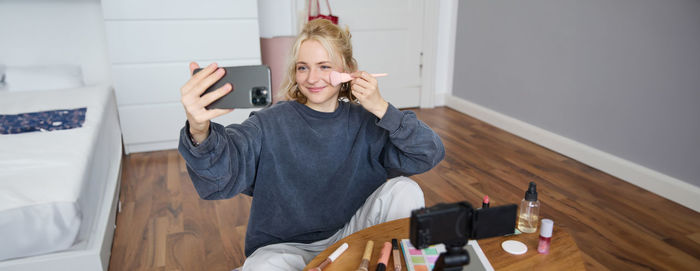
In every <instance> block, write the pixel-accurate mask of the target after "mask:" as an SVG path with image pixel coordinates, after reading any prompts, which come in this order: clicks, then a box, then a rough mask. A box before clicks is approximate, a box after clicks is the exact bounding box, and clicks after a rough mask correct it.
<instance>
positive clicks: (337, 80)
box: [331, 71, 389, 87]
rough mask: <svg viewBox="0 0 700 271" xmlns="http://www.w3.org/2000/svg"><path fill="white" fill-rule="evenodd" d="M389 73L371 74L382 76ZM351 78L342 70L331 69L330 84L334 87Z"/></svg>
mask: <svg viewBox="0 0 700 271" xmlns="http://www.w3.org/2000/svg"><path fill="white" fill-rule="evenodd" d="M387 75H389V74H388V73H373V74H372V76H374V77H382V76H387ZM350 80H352V76H350V74H347V73H344V72H337V71H331V85H333V86H334V87H335V86H337V85H340V84H341V83H345V82H347V81H350Z"/></svg>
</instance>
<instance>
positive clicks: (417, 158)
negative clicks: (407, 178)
mask: <svg viewBox="0 0 700 271" xmlns="http://www.w3.org/2000/svg"><path fill="white" fill-rule="evenodd" d="M377 125H378V126H379V127H382V128H384V129H386V130H387V131H388V132H389V144H386V145H385V146H384V149H383V151H382V157H381V159H382V162H383V164H384V167H385V168H386V169H387V171H388V172H389V175H390V177H394V176H398V175H402V174H407V175H413V174H418V173H423V172H426V171H428V170H430V169H432V168H433V167H435V166H436V165H437V164H438V163H439V162H440V161H442V159H443V158H445V147H444V146H443V144H442V140H440V137H439V136H438V135H437V134H436V133H435V132H434V131H433V130H432V129H430V127H428V125H426V124H425V123H423V122H422V121H420V120H419V119H418V118H417V117H416V114H415V113H413V112H411V111H399V110H398V109H396V107H394V106H393V105H392V104H389V107H388V108H387V111H386V114H384V117H383V118H382V119H381V120H379V121H378V122H377Z"/></svg>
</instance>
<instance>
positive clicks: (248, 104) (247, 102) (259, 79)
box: [194, 65, 272, 109]
mask: <svg viewBox="0 0 700 271" xmlns="http://www.w3.org/2000/svg"><path fill="white" fill-rule="evenodd" d="M222 68H223V69H224V70H226V74H225V75H224V77H222V78H221V79H219V81H217V82H216V83H214V85H212V86H210V87H209V88H208V89H207V90H206V91H204V93H203V94H202V95H204V94H207V93H209V92H212V91H214V90H217V89H218V88H220V87H222V86H224V85H225V84H226V83H230V84H231V85H232V86H233V91H231V92H229V93H228V94H226V95H224V96H223V97H221V98H219V99H218V100H216V101H214V102H212V103H211V104H209V105H208V106H207V107H206V108H207V109H212V108H223V109H233V108H259V107H267V106H269V105H270V104H272V91H271V89H270V85H271V84H272V83H270V68H269V67H268V66H266V65H253V66H236V67H222ZM200 70H202V69H201V68H199V69H195V70H194V73H197V72H199V71H200Z"/></svg>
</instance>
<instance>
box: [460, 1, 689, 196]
mask: <svg viewBox="0 0 700 271" xmlns="http://www.w3.org/2000/svg"><path fill="white" fill-rule="evenodd" d="M453 95H454V96H457V97H459V98H462V99H465V100H468V101H471V102H474V103H476V104H479V105H482V106H484V107H487V108H490V109H492V110H495V111H498V112H501V113H503V114H505V115H508V116H510V117H513V118H516V119H519V120H521V121H524V122H527V123H530V124H532V125H535V126H538V127H540V128H543V129H545V130H548V131H550V132H553V133H556V134H559V135H562V136H564V137H567V138H570V139H573V140H576V141H578V142H581V143H583V144H586V145H588V146H591V147H593V148H596V149H598V150H601V151H604V152H607V153H610V154H612V155H615V156H617V157H620V158H623V159H625V160H628V161H631V162H633V163H636V164H639V165H641V166H644V167H647V168H650V169H653V170H656V171H658V172H661V173H663V174H666V175H669V176H671V177H674V178H677V179H680V180H682V181H685V182H688V183H691V184H693V185H695V186H700V158H699V157H700V105H699V104H698V103H700V1H697V0H615V1H611V0H530V1H460V2H459V11H458V22H457V37H456V47H455V67H454V88H453Z"/></svg>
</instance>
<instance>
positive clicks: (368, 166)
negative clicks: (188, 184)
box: [179, 20, 445, 270]
mask: <svg viewBox="0 0 700 271" xmlns="http://www.w3.org/2000/svg"><path fill="white" fill-rule="evenodd" d="M290 58H291V61H290V66H289V70H288V72H287V74H286V78H285V83H284V86H283V91H284V92H285V96H286V97H287V100H288V101H282V102H279V103H277V104H276V105H274V106H272V107H270V108H267V109H263V110H260V111H257V112H255V113H253V114H251V116H250V117H249V118H248V119H247V120H246V121H244V122H243V123H242V124H232V125H229V126H226V127H224V126H222V125H220V124H217V123H213V122H210V120H211V119H212V118H215V117H217V116H220V115H223V114H226V113H228V112H230V110H221V109H213V110H207V109H205V106H206V105H208V104H209V103H211V102H212V101H214V100H216V99H218V98H219V97H221V96H223V95H225V94H226V93H228V92H229V91H231V90H232V87H231V86H230V85H226V86H224V87H221V88H220V89H218V90H217V91H214V92H211V93H208V94H207V95H204V96H202V97H200V95H201V94H202V93H203V92H204V90H205V89H207V88H208V87H209V86H211V85H212V84H213V83H214V82H216V81H217V80H219V79H220V78H221V77H222V76H223V74H224V71H223V70H222V69H220V68H217V66H216V64H212V65H209V66H208V67H206V68H205V69H204V70H202V71H201V72H199V73H197V74H195V75H193V76H192V78H191V79H190V80H189V81H188V82H187V83H186V84H185V85H184V86H183V87H182V89H181V93H182V104H183V105H184V106H185V110H186V112H187V122H186V124H185V127H184V128H183V129H182V131H181V133H180V146H179V151H180V154H181V155H182V157H183V158H184V159H185V161H186V162H187V169H188V172H189V175H190V178H191V179H192V182H193V183H194V186H195V188H196V190H197V192H198V193H199V195H200V196H201V197H202V198H204V199H226V198H231V197H233V196H235V195H237V194H239V193H243V194H247V195H250V196H252V197H253V203H252V207H251V211H250V218H249V222H248V228H247V233H246V240H245V243H246V248H245V254H246V256H247V259H246V261H245V264H244V266H243V270H301V269H303V268H304V266H305V265H306V263H308V262H309V261H311V259H313V258H314V257H315V256H316V255H317V254H318V253H320V252H321V251H323V250H324V249H325V248H326V247H328V246H330V245H332V244H333V243H335V242H336V241H338V240H340V239H342V238H343V237H345V236H348V235H350V234H352V233H353V232H356V231H359V230H361V229H364V228H367V227H369V226H372V225H375V224H379V223H382V222H386V221H390V220H394V219H399V218H404V217H408V216H410V212H411V210H414V209H418V208H421V207H423V206H424V200H423V192H422V190H421V189H420V187H419V186H418V185H417V184H416V183H415V182H414V181H412V180H411V179H409V178H407V177H397V176H402V175H412V174H418V173H422V172H425V171H428V170H430V169H431V168H433V167H434V166H435V165H437V163H438V162H440V161H441V160H442V159H443V158H444V156H445V150H444V147H443V145H442V141H441V140H440V138H439V137H438V136H437V134H435V133H434V132H433V131H432V130H431V129H430V128H429V127H428V126H426V125H425V124H424V123H423V122H421V121H420V120H418V119H417V118H416V116H415V114H414V113H413V112H410V111H399V110H398V109H396V108H395V107H394V106H392V105H391V104H389V103H387V102H386V101H385V100H384V99H383V98H382V97H381V95H380V94H379V88H378V84H377V80H376V79H375V78H374V77H372V76H371V75H370V74H368V73H366V72H362V71H356V70H357V64H356V62H355V59H354V58H353V56H352V45H351V42H350V33H349V32H348V31H343V30H341V29H340V28H338V27H337V26H336V25H334V24H332V23H330V22H329V21H327V20H313V21H311V22H309V23H307V24H306V26H305V27H304V29H303V30H302V31H301V33H300V34H299V36H298V38H297V40H296V42H295V43H294V46H293V48H292V52H291V56H290ZM197 67H198V66H197V64H195V63H191V64H190V70H193V69H195V68H197ZM331 71H338V72H350V73H352V76H353V78H354V79H353V80H352V81H350V82H347V83H343V84H341V85H338V86H335V87H334V86H332V85H331V83H330V80H329V76H330V72H331ZM339 100H343V101H339ZM348 101H350V102H348ZM354 101H357V102H359V104H357V103H356V102H354ZM390 178H392V179H390ZM387 179H390V180H388V181H387Z"/></svg>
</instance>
